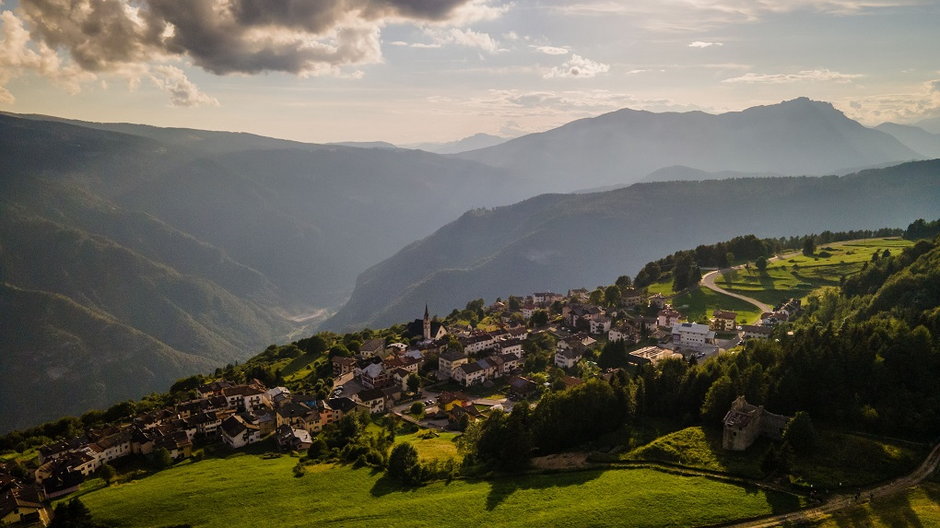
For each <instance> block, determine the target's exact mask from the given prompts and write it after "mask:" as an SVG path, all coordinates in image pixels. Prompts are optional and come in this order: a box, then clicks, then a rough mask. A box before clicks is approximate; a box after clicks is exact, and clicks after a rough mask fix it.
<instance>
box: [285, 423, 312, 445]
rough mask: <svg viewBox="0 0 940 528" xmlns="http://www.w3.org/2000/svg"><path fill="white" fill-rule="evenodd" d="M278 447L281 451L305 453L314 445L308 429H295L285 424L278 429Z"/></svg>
mask: <svg viewBox="0 0 940 528" xmlns="http://www.w3.org/2000/svg"><path fill="white" fill-rule="evenodd" d="M277 445H278V447H280V448H281V449H287V450H290V451H303V450H305V449H309V448H310V446H311V445H313V439H312V438H311V437H310V432H309V431H307V430H306V429H294V428H292V427H291V426H289V425H287V424H284V425H281V426H279V427H278V428H277Z"/></svg>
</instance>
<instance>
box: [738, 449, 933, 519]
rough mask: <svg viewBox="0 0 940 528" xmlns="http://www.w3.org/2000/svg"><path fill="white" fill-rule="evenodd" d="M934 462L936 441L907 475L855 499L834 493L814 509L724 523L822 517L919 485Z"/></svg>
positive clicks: (863, 492) (865, 492)
mask: <svg viewBox="0 0 940 528" xmlns="http://www.w3.org/2000/svg"><path fill="white" fill-rule="evenodd" d="M938 463H940V444H937V445H936V446H934V448H933V451H931V452H930V454H929V455H928V456H927V458H926V459H925V460H924V462H923V463H922V464H921V465H920V466H919V467H918V468H917V469H915V470H914V471H913V472H912V473H911V474H909V475H905V476H903V477H901V478H898V479H896V480H893V481H891V482H889V483H887V484H884V485H882V486H878V487H875V488H870V489H866V490H862V492H861V493H860V494H859V499H860V500H859V501H856V500H855V496H854V495H836V496H835V497H833V498H831V499H829V500H828V501H827V502H825V503H824V504H822V505H820V506H816V507H814V508H807V509H805V510H800V511H796V512H793V513H788V514H784V515H775V516H773V517H765V518H763V519H758V520H755V521H747V522H743V523H738V524H732V525H728V528H772V527H774V526H781V525H783V524H784V523H792V522H798V521H815V520H822V519H823V518H825V517H826V516H827V515H828V514H831V513H834V512H837V511H839V510H844V509H848V508H851V507H853V506H857V505H858V504H859V503H860V502H862V501H864V500H866V499H869V498H872V497H885V496H888V495H893V494H895V493H898V492H902V491H905V490H907V489H909V488H912V487H914V486H916V485H918V484H920V483H921V482H922V481H923V480H924V479H926V478H927V477H929V476H930V474H931V473H933V472H934V471H936V469H937V464H938Z"/></svg>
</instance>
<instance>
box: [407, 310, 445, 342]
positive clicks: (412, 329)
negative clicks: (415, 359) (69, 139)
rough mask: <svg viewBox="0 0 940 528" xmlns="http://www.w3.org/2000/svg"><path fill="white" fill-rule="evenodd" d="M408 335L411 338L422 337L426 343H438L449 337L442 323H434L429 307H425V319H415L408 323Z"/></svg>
mask: <svg viewBox="0 0 940 528" xmlns="http://www.w3.org/2000/svg"><path fill="white" fill-rule="evenodd" d="M406 334H407V335H408V336H409V337H417V336H421V338H422V339H423V340H424V341H437V340H438V339H441V338H443V337H444V336H446V335H447V329H446V328H444V325H443V324H441V322H440V321H436V320H434V321H432V320H431V314H430V313H429V312H428V305H426V304H425V305H424V319H415V320H414V321H412V322H410V323H408V325H407V327H406Z"/></svg>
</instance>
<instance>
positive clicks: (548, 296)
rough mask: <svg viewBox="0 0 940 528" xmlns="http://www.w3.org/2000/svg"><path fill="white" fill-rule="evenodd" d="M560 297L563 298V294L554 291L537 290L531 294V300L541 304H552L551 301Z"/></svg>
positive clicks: (558, 299)
mask: <svg viewBox="0 0 940 528" xmlns="http://www.w3.org/2000/svg"><path fill="white" fill-rule="evenodd" d="M562 299H564V296H563V295H561V294H559V293H555V292H537V293H533V294H532V300H533V301H534V302H535V303H536V304H540V305H542V306H546V305H549V304H552V303H553V302H555V301H560V300H562Z"/></svg>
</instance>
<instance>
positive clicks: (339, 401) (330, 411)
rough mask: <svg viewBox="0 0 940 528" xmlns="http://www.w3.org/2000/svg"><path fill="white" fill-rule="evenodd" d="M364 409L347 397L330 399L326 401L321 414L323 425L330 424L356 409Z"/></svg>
mask: <svg viewBox="0 0 940 528" xmlns="http://www.w3.org/2000/svg"><path fill="white" fill-rule="evenodd" d="M360 408H361V409H366V407H365V406H364V405H362V404H360V403H358V402H356V401H355V400H353V399H351V398H347V397H345V396H344V397H342V398H331V399H329V400H327V401H326V405H325V408H324V413H323V414H321V422H322V423H323V425H326V424H331V423H333V422H336V421H337V420H339V419H341V418H342V417H343V416H346V415H347V414H349V413H352V412H354V411H356V410H357V409H360Z"/></svg>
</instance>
